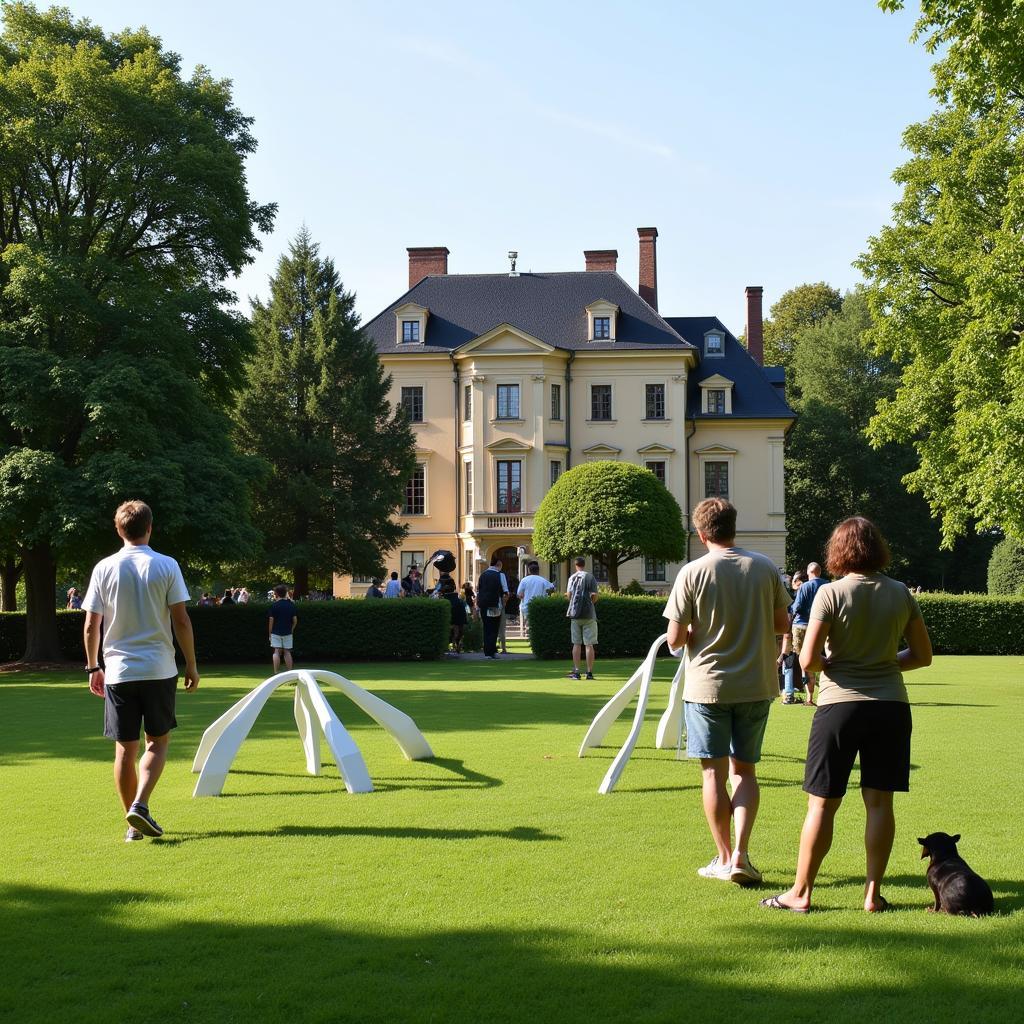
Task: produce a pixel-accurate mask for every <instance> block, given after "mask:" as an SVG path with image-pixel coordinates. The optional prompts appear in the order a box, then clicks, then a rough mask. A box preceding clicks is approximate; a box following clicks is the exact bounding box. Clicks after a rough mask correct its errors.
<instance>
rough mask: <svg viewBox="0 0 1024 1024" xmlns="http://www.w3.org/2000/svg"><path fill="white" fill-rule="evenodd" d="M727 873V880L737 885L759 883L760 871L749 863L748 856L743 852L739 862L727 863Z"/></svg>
mask: <svg viewBox="0 0 1024 1024" xmlns="http://www.w3.org/2000/svg"><path fill="white" fill-rule="evenodd" d="M726 870H727V871H728V874H729V881H730V882H735V883H736V884H737V885H760V884H761V872H760V871H758V870H757V868H755V867H754V865H753V864H751V863H750V858H749V857H748V856H747V855H746V854H744V855H743V857H742V858H741V859H740V861H739V863H737V864H732V865H729V866H728V867H727V869H726Z"/></svg>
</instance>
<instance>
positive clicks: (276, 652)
mask: <svg viewBox="0 0 1024 1024" xmlns="http://www.w3.org/2000/svg"><path fill="white" fill-rule="evenodd" d="M273 661H274V675H275V676H276V675H277V673H278V672H280V671H281V652H280V651H279V650H278V649H277V648H276V647H275V648H274V656H273Z"/></svg>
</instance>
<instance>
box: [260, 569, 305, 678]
mask: <svg viewBox="0 0 1024 1024" xmlns="http://www.w3.org/2000/svg"><path fill="white" fill-rule="evenodd" d="M274 596H275V597H276V598H277V600H276V601H275V602H274V603H273V604H272V605H271V606H270V617H269V618H268V619H267V631H268V632H269V633H270V647H271V649H272V650H273V652H274V654H273V662H274V671H275V672H280V671H281V658H282V656H283V657H284V665H285V668H287V669H291V667H292V634H293V633H294V632H295V626H296V624H297V623H298V621H299V617H298V615H296V614H295V602H294V601H292V600H291V599H290V598H289V597H288V588H287V587H286V586H285V585H284V584H283V583H278V585H277V586H276V587H274Z"/></svg>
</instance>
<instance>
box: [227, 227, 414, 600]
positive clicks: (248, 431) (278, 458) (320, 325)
mask: <svg viewBox="0 0 1024 1024" xmlns="http://www.w3.org/2000/svg"><path fill="white" fill-rule="evenodd" d="M253 334H254V336H255V339H256V349H255V352H254V355H253V357H252V359H251V360H250V362H249V363H248V366H247V368H246V378H247V382H246V386H245V388H244V390H243V391H242V393H241V395H240V399H239V403H238V410H237V415H236V422H237V434H238V439H239V444H240V447H241V448H242V449H243V450H244V451H247V452H251V453H252V454H254V455H259V456H261V457H262V458H264V459H265V460H266V461H267V462H269V463H270V465H271V466H272V467H273V471H272V473H271V475H270V476H269V477H268V478H267V479H266V480H265V481H264V482H263V483H261V484H260V485H259V486H258V487H257V489H256V492H255V496H254V501H255V518H256V523H257V525H258V526H259V527H260V529H261V531H262V533H263V537H264V550H263V554H262V558H263V559H264V560H265V561H266V562H267V563H268V564H270V565H273V566H275V567H279V568H281V569H286V570H287V571H289V572H291V573H292V574H293V577H294V581H295V590H296V593H298V594H300V595H301V594H305V593H306V592H307V591H308V589H309V577H310V573H314V574H317V575H324V574H331V573H335V572H350V573H362V574H371V573H375V572H379V571H380V568H381V566H382V565H383V564H384V555H385V553H386V552H387V551H389V550H390V549H392V548H394V547H395V546H396V545H397V544H398V543H399V542H400V541H401V539H402V537H403V536H405V528H404V527H403V526H401V525H400V524H399V523H397V522H396V521H395V518H394V515H395V513H396V512H397V511H398V510H399V508H400V506H401V502H402V500H403V497H404V493H405V483H406V481H407V480H408V478H409V477H410V475H411V474H412V472H413V469H414V468H415V460H416V455H415V442H416V439H415V436H414V434H413V432H412V430H411V428H410V427H409V421H408V417H407V415H406V414H405V412H404V411H397V412H396V411H394V410H393V409H392V408H391V406H390V404H389V402H388V388H389V385H390V379H389V378H388V377H386V376H385V373H384V370H383V368H382V367H381V364H380V360H379V359H378V357H377V350H376V348H375V346H374V344H373V341H372V339H371V338H370V337H369V336H368V335H366V334H365V333H364V332H363V331H361V330H360V328H359V318H358V316H357V314H356V312H355V297H354V296H353V295H352V294H351V293H350V292H346V291H345V290H344V289H343V288H342V285H341V280H340V278H339V276H338V273H337V271H336V270H335V268H334V263H333V262H332V261H331V260H329V259H324V258H322V257H321V256H320V255H319V249H318V247H317V246H316V245H315V244H314V243H313V241H312V239H311V238H310V235H309V232H308V231H307V230H306V229H305V228H303V229H302V231H301V232H300V233H299V235H298V236H297V238H296V239H295V241H294V242H293V243H292V244H291V245H290V246H289V249H288V253H287V254H286V255H284V256H282V257H281V259H280V260H279V262H278V265H277V272H276V274H275V275H274V277H273V278H272V280H271V282H270V301H269V303H268V304H267V305H263V304H262V303H259V302H257V303H255V304H254V306H253Z"/></svg>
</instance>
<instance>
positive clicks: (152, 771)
mask: <svg viewBox="0 0 1024 1024" xmlns="http://www.w3.org/2000/svg"><path fill="white" fill-rule="evenodd" d="M170 739H171V734H170V733H169V732H165V733H164V734H163V736H150V735H149V734H148V733H147V734H146V752H145V753H144V754H143V755H142V760H141V761H140V762H139V789H138V792H137V793H136V794H135V800H136V801H137V802H138V803H140V804H145V805H146V806H147V807H148V806H149V797H150V795H151V794H152V792H153V787H154V786H156V784H157V782H159V781H160V775H161V773H162V772H163V770H164V765H165V764H167V746H168V744H169V742H170Z"/></svg>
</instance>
